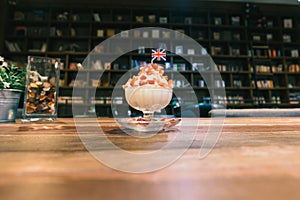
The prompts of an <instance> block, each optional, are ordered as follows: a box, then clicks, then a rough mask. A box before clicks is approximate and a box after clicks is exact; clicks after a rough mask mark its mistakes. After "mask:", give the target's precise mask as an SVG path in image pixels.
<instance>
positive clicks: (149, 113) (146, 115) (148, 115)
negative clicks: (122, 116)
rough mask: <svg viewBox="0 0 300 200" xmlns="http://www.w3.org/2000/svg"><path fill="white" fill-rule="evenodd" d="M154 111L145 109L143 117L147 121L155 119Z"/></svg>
mask: <svg viewBox="0 0 300 200" xmlns="http://www.w3.org/2000/svg"><path fill="white" fill-rule="evenodd" d="M153 115H154V112H153V111H143V117H144V119H146V120H147V121H150V120H152V119H153Z"/></svg>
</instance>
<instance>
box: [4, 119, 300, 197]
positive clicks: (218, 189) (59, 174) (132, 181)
mask: <svg viewBox="0 0 300 200" xmlns="http://www.w3.org/2000/svg"><path fill="white" fill-rule="evenodd" d="M197 120H201V123H200V124H201V126H200V127H196V126H195V125H194V126H193V125H192V124H196V123H197ZM99 123H101V127H102V128H103V130H104V132H105V135H106V137H107V138H109V139H110V140H111V141H112V142H113V143H115V144H116V145H118V146H119V147H121V148H123V149H125V150H127V151H132V152H135V151H143V152H148V151H153V150H156V149H159V148H160V147H161V146H162V145H164V144H165V143H166V142H167V141H168V140H170V139H171V138H172V136H174V131H172V130H171V131H167V132H161V133H159V134H157V135H155V136H154V137H152V138H149V139H146V140H145V139H139V140H137V139H136V138H133V137H131V136H128V135H127V134H125V133H124V132H122V131H121V130H120V129H119V128H118V126H117V125H116V124H115V122H114V120H113V119H99ZM209 124H210V119H191V125H189V126H183V127H180V128H181V129H182V130H181V134H189V130H192V129H195V128H198V134H197V136H196V138H195V140H194V141H193V143H192V145H191V147H190V148H189V149H188V151H187V152H186V153H185V154H184V155H183V156H182V157H181V158H180V159H178V160H177V161H176V162H175V163H173V164H172V165H170V166H167V167H165V168H163V169H161V170H158V171H156V172H152V173H145V174H130V173H124V172H119V171H116V170H113V169H110V168H109V167H107V166H105V165H104V164H102V163H101V162H99V161H98V160H96V159H95V158H94V157H93V156H92V155H91V154H90V153H89V152H88V151H87V150H86V149H85V146H84V145H83V144H82V142H81V140H80V138H79V135H78V133H77V132H76V128H75V125H74V122H73V119H58V120H57V122H55V123H28V124H22V123H20V121H17V123H15V124H5V123H4V124H0V144H1V145H0V167H1V170H0V198H1V199H3V200H16V199H22V200H24V199H25V200H27V199H28V200H31V199H32V200H36V199H43V200H48V199H49V200H50V199H55V200H57V199H75V200H77V199H78V200H79V199H113V200H114V199H139V200H140V199H163V200H165V199H188V200H190V199H195V200H196V199H197V200H199V199H230V200H232V199H251V200H252V199H300V190H299V189H300V118H296V117H295V118H226V119H225V121H224V126H223V129H222V133H221V136H220V138H219V140H218V143H217V144H216V146H215V148H214V149H213V151H212V152H211V153H210V154H209V155H208V156H207V157H205V158H204V159H199V157H198V155H199V149H200V147H201V144H202V142H203V139H204V136H205V132H206V131H207V130H208V127H209ZM91 125H92V122H91V123H87V122H86V123H83V124H81V126H87V127H91ZM176 148H182V144H181V143H180V142H178V144H176V145H175V146H174V149H176Z"/></svg>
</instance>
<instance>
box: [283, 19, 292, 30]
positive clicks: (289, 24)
mask: <svg viewBox="0 0 300 200" xmlns="http://www.w3.org/2000/svg"><path fill="white" fill-rule="evenodd" d="M283 27H284V28H293V19H291V18H286V19H283Z"/></svg>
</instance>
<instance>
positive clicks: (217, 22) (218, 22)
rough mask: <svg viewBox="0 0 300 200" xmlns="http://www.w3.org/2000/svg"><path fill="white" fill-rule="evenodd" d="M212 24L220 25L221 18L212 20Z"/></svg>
mask: <svg viewBox="0 0 300 200" xmlns="http://www.w3.org/2000/svg"><path fill="white" fill-rule="evenodd" d="M214 24H215V25H222V18H221V17H215V18H214Z"/></svg>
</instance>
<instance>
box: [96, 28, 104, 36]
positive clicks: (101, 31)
mask: <svg viewBox="0 0 300 200" xmlns="http://www.w3.org/2000/svg"><path fill="white" fill-rule="evenodd" d="M97 37H104V30H103V29H98V30H97Z"/></svg>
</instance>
